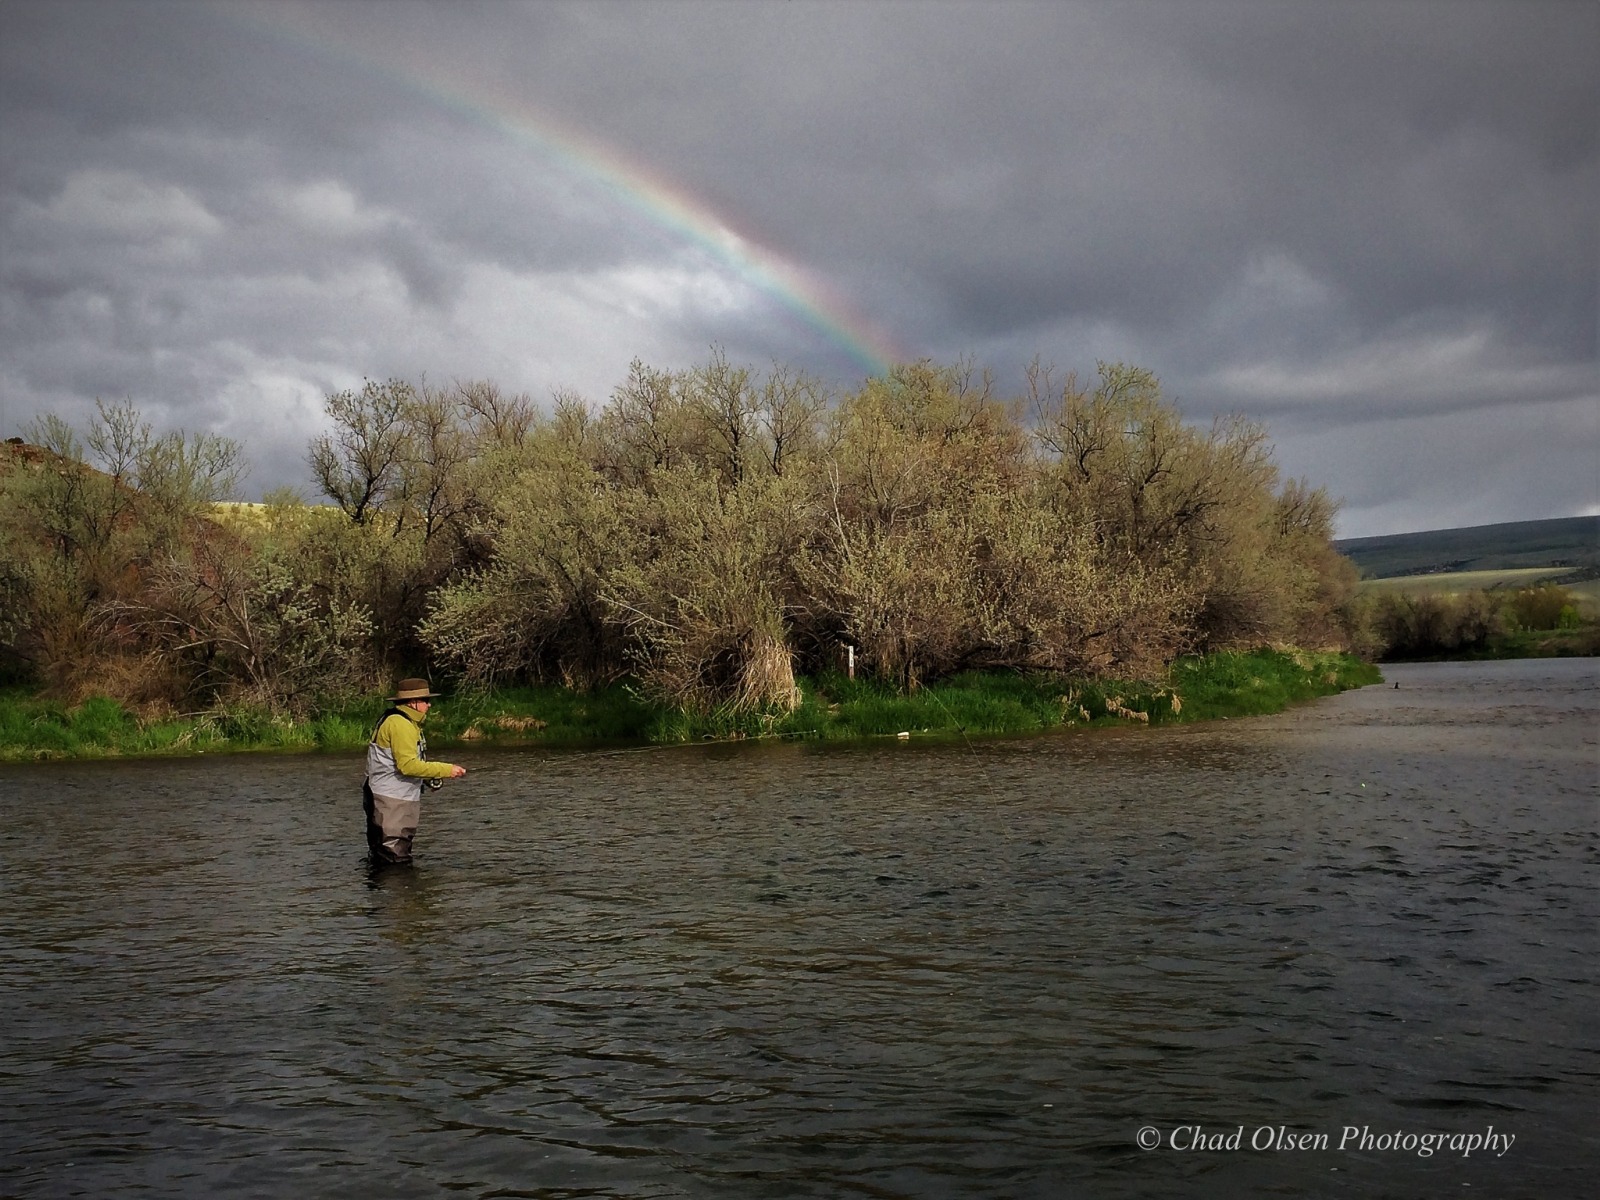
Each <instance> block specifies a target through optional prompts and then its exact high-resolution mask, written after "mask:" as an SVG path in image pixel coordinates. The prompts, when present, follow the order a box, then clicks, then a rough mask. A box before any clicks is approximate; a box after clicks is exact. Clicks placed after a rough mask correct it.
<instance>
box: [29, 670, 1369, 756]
mask: <svg viewBox="0 0 1600 1200" xmlns="http://www.w3.org/2000/svg"><path fill="white" fill-rule="evenodd" d="M1379 679H1380V676H1379V673H1378V670H1377V668H1376V667H1374V666H1372V665H1371V664H1369V663H1364V662H1361V661H1360V660H1358V659H1355V658H1352V657H1350V656H1349V655H1342V654H1311V653H1305V652H1299V651H1279V650H1258V651H1254V652H1252V653H1227V654H1213V655H1208V656H1206V657H1204V658H1191V659H1182V660H1180V661H1178V662H1177V663H1175V664H1174V665H1173V667H1172V669H1171V671H1170V672H1169V673H1168V676H1167V678H1166V679H1164V680H1160V681H1156V682H1133V681H1130V682H1120V683H1119V682H1115V681H1105V680H1083V679H1072V678H1068V677H1063V676H1059V675H1048V674H1015V673H1000V672H970V673H967V674H962V675H955V676H952V677H950V678H948V679H944V680H940V681H939V682H938V683H936V684H932V685H930V686H928V687H925V688H922V689H920V690H919V691H917V692H915V693H912V694H909V695H906V694H901V693H898V692H896V691H894V690H893V689H892V688H889V687H887V686H885V685H883V684H881V683H879V682H877V681H875V680H868V679H847V678H845V677H844V676H843V675H838V674H829V675H823V676H820V677H818V678H815V679H804V680H802V681H801V683H800V688H801V697H802V699H801V704H800V706H799V707H798V708H797V709H796V710H795V711H794V712H791V713H782V714H778V713H771V714H761V713H733V712H713V713H710V714H695V713H688V712H684V711H680V710H674V709H670V708H666V707H664V706H662V705H659V704H654V703H651V702H649V701H646V700H644V699H641V698H640V696H639V695H638V694H637V693H636V692H635V691H634V690H633V689H631V688H629V687H628V686H626V685H622V684H619V685H616V686H614V687H611V688H608V689H606V690H604V691H602V692H597V693H590V694H583V693H577V692H573V691H569V690H567V689H563V688H554V687H532V688H507V689H502V690H498V691H494V692H490V693H481V694H480V693H463V694H460V695H456V696H450V697H446V698H445V699H444V700H442V701H440V702H439V704H438V707H437V708H436V709H435V710H434V711H433V713H432V714H431V715H430V716H429V719H428V740H429V743H430V745H431V747H432V749H433V750H434V752H435V753H436V754H437V753H438V752H440V751H442V750H443V749H444V748H445V747H457V746H465V745H496V744H500V745H505V744H519V743H530V742H532V743H543V744H549V745H586V744H624V743H648V742H655V743H671V742H689V741H703V740H742V739H749V738H826V739H850V738H871V737H893V736H898V735H899V734H901V733H907V734H910V735H912V736H914V737H927V736H946V737H960V736H968V737H970V736H973V735H978V734H1016V733H1035V732H1042V731H1045V730H1051V729H1064V728H1093V727H1096V726H1101V727H1103V726H1111V725H1123V726H1126V725H1138V726H1148V725H1163V724H1168V723H1173V722H1189V721H1204V720H1208V719H1212V718H1216V717H1240V716H1250V715H1257V714H1264V713H1272V712H1278V711H1280V710H1282V709H1283V708H1285V707H1287V706H1288V705H1290V704H1293V703H1296V702H1298V701H1303V700H1310V699H1314V698H1315V697H1318V696H1327V695H1332V694H1333V693H1336V692H1341V691H1345V690H1347V689H1349V688H1353V687H1361V686H1364V685H1366V684H1369V683H1376V682H1378V681H1379ZM385 708H386V705H385V703H384V702H383V701H382V700H381V699H378V698H373V699H372V700H370V701H368V702H366V703H363V704H361V705H358V706H353V707H352V708H350V709H348V710H345V711H343V712H338V713H330V714H325V715H322V716H319V717H317V718H315V719H312V720H304V721H291V720H289V719H287V718H283V717H275V716H273V715H272V714H270V713H265V712H257V711H249V710H241V711H233V712H211V713H203V714H191V715H187V716H181V717H166V718H156V719H150V720H140V719H139V718H138V717H137V716H136V715H135V714H133V713H132V712H130V711H129V710H127V709H126V708H124V707H123V706H122V705H120V704H118V703H117V702H116V701H114V700H110V699H107V698H105V697H93V698H91V699H89V700H86V701H84V702H83V703H82V704H78V705H73V706H67V705H62V704H59V703H56V702H53V701H50V700H48V699H46V698H43V697H40V696H38V695H37V694H34V693H32V692H29V691H27V690H26V689H19V688H12V689H8V690H6V691H4V692H0V761H10V762H18V761H34V760H40V759H74V758H110V757H153V756H160V755H185V754H208V753H227V752H239V751H304V750H355V749H359V748H360V747H362V746H363V745H365V744H366V740H367V737H368V734H369V732H370V730H371V729H372V726H373V724H374V722H375V721H376V720H377V718H378V716H379V715H380V714H381V713H382V712H383V711H384V709H385Z"/></svg>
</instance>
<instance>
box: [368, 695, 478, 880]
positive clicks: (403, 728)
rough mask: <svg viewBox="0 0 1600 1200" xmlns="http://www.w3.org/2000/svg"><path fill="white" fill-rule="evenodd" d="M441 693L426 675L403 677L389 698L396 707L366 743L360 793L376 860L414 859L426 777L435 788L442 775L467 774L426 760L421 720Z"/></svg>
mask: <svg viewBox="0 0 1600 1200" xmlns="http://www.w3.org/2000/svg"><path fill="white" fill-rule="evenodd" d="M438 694H439V693H438V692H433V691H429V690H428V681H427V680H426V679H402V680H401V681H400V683H399V686H397V687H396V688H395V689H394V695H393V696H391V697H390V699H391V700H393V701H394V707H393V708H391V709H390V710H389V711H388V712H386V713H384V715H383V720H381V721H379V722H378V728H377V729H375V730H373V733H372V741H370V742H368V743H367V780H366V782H365V783H364V784H362V785H361V793H362V807H364V808H365V809H366V813H367V845H368V847H369V848H371V850H372V861H373V862H375V863H408V862H410V861H411V839H412V838H414V837H415V836H416V835H417V821H418V819H419V818H420V817H421V815H422V783H423V780H427V782H428V786H429V787H435V788H436V787H438V786H439V784H440V783H441V782H442V781H443V780H446V779H460V778H461V777H462V776H463V775H465V774H466V773H467V769H466V768H465V767H458V766H456V765H455V764H454V763H446V762H429V761H428V739H427V738H425V737H423V736H422V722H423V720H424V719H425V718H426V717H427V715H428V709H429V708H430V707H431V705H430V703H429V702H430V701H431V700H432V699H433V698H434V697H435V696H437V695H438Z"/></svg>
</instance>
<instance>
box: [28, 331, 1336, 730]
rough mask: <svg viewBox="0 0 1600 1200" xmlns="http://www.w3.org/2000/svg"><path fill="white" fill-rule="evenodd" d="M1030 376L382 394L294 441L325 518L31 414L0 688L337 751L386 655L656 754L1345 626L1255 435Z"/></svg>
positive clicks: (903, 375) (336, 408) (1139, 373)
mask: <svg viewBox="0 0 1600 1200" xmlns="http://www.w3.org/2000/svg"><path fill="white" fill-rule="evenodd" d="M1026 378H1027V386H1026V388H1025V390H1024V391H1023V392H1022V393H1021V394H1019V395H1013V396H1001V395H997V394H996V393H995V389H994V387H993V384H992V382H991V380H990V379H989V378H988V377H987V376H986V375H984V374H981V373H978V372H976V371H974V370H972V369H971V368H969V367H967V366H964V365H957V366H953V367H939V366H935V365H933V364H931V363H926V362H922V363H913V364H908V365H904V366H900V367H896V368H894V369H893V370H892V371H890V372H889V373H888V374H887V375H885V376H882V377H879V378H873V379H869V380H867V381H865V383H864V384H863V385H862V386H861V387H860V388H859V389H857V390H856V391H854V392H852V393H849V394H846V395H842V396H839V395H831V394H829V393H828V392H827V391H826V390H825V389H823V388H822V386H821V385H820V384H819V383H818V382H817V381H815V380H812V379H809V378H807V377H806V376H804V375H802V374H799V373H797V372H793V371H790V370H787V369H784V368H781V367H778V368H775V369H773V370H772V371H771V372H769V373H768V374H766V375H764V376H762V375H758V374H756V373H753V372H752V371H750V370H748V369H746V368H743V367H738V366H735V365H733V364H731V363H729V362H728V361H727V360H726V359H725V358H724V357H723V356H722V355H720V354H714V355H713V356H712V358H711V359H710V361H708V362H706V363H705V364H703V365H701V366H699V367H695V368H693V369H689V370H683V371H661V370H656V369H653V368H650V367H647V366H645V365H644V364H642V363H634V364H633V366H632V368H631V370H630V371H629V374H628V377H627V378H626V379H625V380H624V381H623V383H622V384H621V385H619V386H618V387H617V388H616V390H615V391H614V392H613V393H612V395H611V397H610V399H609V401H608V402H607V403H605V404H604V405H602V406H599V407H591V406H590V405H588V404H586V403H584V402H582V401H581V400H579V399H577V398H576V397H572V396H562V397H558V398H557V402H556V404H555V406H554V409H553V411H552V412H550V413H548V414H546V413H542V412H540V411H539V410H538V409H537V408H536V407H535V406H534V405H533V403H532V402H531V401H530V400H529V399H528V398H527V397H526V396H506V395H503V394H502V393H501V392H500V391H499V390H498V389H497V388H496V387H495V386H494V385H493V384H489V383H466V384H456V385H452V386H451V387H448V388H434V387H428V386H417V385H412V384H409V383H406V382H404V381H400V380H390V381H388V382H384V383H377V382H369V383H367V384H366V385H365V386H363V387H362V388H361V389H359V390H351V391H346V392H340V393H337V394H335V395H331V396H329V397H327V402H326V412H327V423H326V431H325V432H323V433H320V434H318V435H317V436H316V437H314V438H313V439H312V440H311V442H310V443H309V445H308V448H307V460H308V463H309V465H310V467H311V470H312V475H313V478H314V479H315V480H316V483H317V486H318V488H319V489H320V491H321V492H322V494H323V496H324V497H326V498H327V499H328V500H330V501H332V503H331V504H328V505H320V506H312V505H308V504H306V503H304V502H303V501H301V500H300V499H299V498H297V497H294V496H292V495H277V496H272V497H268V499H267V502H266V503H265V504H262V505H240V504H234V503H228V501H229V499H230V497H231V495H232V492H233V485H234V482H235V480H236V478H237V475H238V472H239V470H240V469H241V460H240V455H239V450H238V447H237V446H236V445H234V444H232V443H229V442H226V441H225V440H221V439H214V438H198V439H197V438H192V437H188V436H186V435H183V434H163V435H159V436H158V435H156V434H154V433H153V432H152V431H151V430H150V428H149V426H148V425H147V424H145V423H144V422H143V421H142V420H141V419H140V418H139V416H138V414H137V413H135V412H134V411H133V410H132V409H131V408H128V407H127V406H112V407H105V406H102V407H101V409H100V411H99V413H98V415H97V417H96V419H95V420H94V421H92V422H91V424H90V426H89V428H88V429H87V431H85V432H82V433H80V432H79V431H77V430H75V429H73V428H71V427H69V426H67V425H66V424H64V423H63V422H61V421H59V420H57V419H55V418H51V417H45V418H42V419H40V420H39V421H37V422H35V423H34V424H33V425H32V426H31V427H30V430H29V431H28V432H29V434H30V436H31V437H32V438H33V439H34V443H35V444H27V443H23V442H21V440H20V439H16V440H15V444H13V445H9V446H8V447H6V449H5V452H4V453H3V454H0V678H10V679H14V680H17V681H19V682H26V683H29V684H31V685H33V686H35V687H37V688H39V689H41V690H42V693H43V694H44V695H46V696H48V697H50V698H51V699H52V700H53V701H55V702H59V703H62V704H66V705H69V706H70V705H73V704H75V703H77V702H80V701H82V700H84V699H86V698H87V697H89V696H91V695H103V696H107V697H110V698H111V699H114V700H116V701H117V702H118V703H120V704H121V705H123V706H124V708H125V709H127V710H128V711H129V712H133V713H137V714H139V715H140V717H141V718H142V719H143V720H144V721H145V722H146V723H147V724H148V725H149V727H150V728H155V727H156V726H158V725H159V723H160V722H161V721H162V720H164V719H165V718H166V717H168V716H169V715H170V714H172V713H174V712H191V713H193V712H198V713H201V714H204V719H205V720H208V721H211V722H213V723H214V724H216V725H217V726H218V727H221V726H224V725H226V724H228V723H229V722H245V723H246V724H253V725H255V726H259V727H260V734H259V736H260V738H262V739H291V740H292V739H298V738H307V737H309V738H311V739H313V741H318V742H324V743H325V742H328V741H329V740H334V741H337V740H338V739H339V738H343V737H345V736H347V735H346V733H344V732H341V730H343V729H344V725H345V724H346V723H353V724H354V725H355V726H360V725H361V724H363V722H362V721H358V720H356V719H355V718H354V717H351V716H347V715H346V714H351V713H359V712H360V711H361V710H362V706H363V704H365V703H367V701H366V700H365V699H364V698H366V697H370V696H373V695H375V694H380V693H381V691H382V689H384V688H385V687H386V686H388V684H389V682H390V681H391V680H393V679H394V678H395V677H397V676H400V675H405V674H416V673H428V674H430V675H432V676H433V677H434V678H435V679H436V681H437V682H440V683H445V684H447V685H450V686H451V687H452V688H453V690H455V691H457V692H459V693H468V692H470V693H481V694H502V693H503V692H504V691H505V689H515V688H524V687H528V688H560V689H567V690H570V691H571V692H572V693H573V694H574V695H582V696H587V697H590V698H591V699H590V701H589V702H590V703H592V704H596V705H599V704H602V698H603V697H605V696H607V695H608V694H610V692H611V690H612V689H614V688H616V687H617V685H619V684H620V683H622V681H628V685H629V687H630V689H631V693H630V694H632V695H635V696H637V697H638V698H639V702H640V703H641V704H644V705H645V706H647V707H648V708H649V709H650V711H651V713H653V714H654V715H652V716H651V717H650V718H649V721H650V722H651V725H650V730H649V731H647V732H648V733H649V736H660V737H669V736H691V735H695V736H700V735H703V733H702V731H703V732H709V733H712V734H713V735H715V734H718V733H719V732H721V731H723V730H727V731H729V732H737V731H741V730H746V727H747V726H749V728H752V729H753V728H757V727H759V728H762V729H764V728H766V727H767V725H769V724H771V722H772V721H774V720H777V719H778V718H784V719H787V718H789V717H793V718H794V719H795V720H804V719H805V718H804V717H803V714H804V713H805V711H806V710H807V709H808V706H809V707H817V706H821V707H822V709H824V710H826V711H831V706H832V705H833V704H836V703H840V702H839V701H837V700H835V699H833V698H831V697H830V696H829V695H828V688H829V684H828V682H827V681H828V680H829V679H830V678H831V676H830V672H832V671H835V670H837V669H838V668H839V667H840V666H841V665H842V659H843V658H844V657H846V656H849V657H851V658H852V659H853V661H854V662H855V664H856V666H857V669H858V672H859V673H860V675H861V676H862V680H861V682H860V683H859V685H858V687H859V688H866V687H867V686H868V685H869V684H870V685H871V686H872V687H875V688H879V689H881V691H882V693H883V694H882V695H881V696H877V697H875V698H873V699H871V701H870V703H869V702H868V698H867V694H866V692H864V691H863V692H862V693H861V696H860V698H859V703H856V708H855V709H849V708H848V706H841V709H840V711H841V712H845V711H852V712H854V711H857V710H859V712H858V716H856V717H852V718H851V720H858V721H859V727H860V728H862V729H866V728H873V729H876V728H878V727H879V726H881V725H884V724H897V723H904V724H911V723H914V721H913V716H912V714H911V711H910V710H909V709H905V708H904V707H903V706H904V705H906V704H913V703H914V702H915V697H916V695H917V694H919V693H921V692H924V691H925V690H927V689H929V688H934V687H937V686H941V685H942V686H947V687H950V688H952V689H953V690H952V691H951V698H952V701H953V702H955V703H966V702H967V698H966V697H965V696H964V695H963V685H961V684H960V683H959V682H958V681H959V680H961V679H962V678H963V677H966V676H969V675H970V674H971V673H973V672H981V673H984V674H986V675H988V674H999V675H1009V676H1016V677H1031V676H1035V675H1039V676H1048V677H1057V678H1062V677H1065V678H1074V679H1084V680H1117V679H1159V678H1161V677H1162V676H1163V674H1164V672H1165V671H1166V669H1167V667H1168V666H1169V665H1170V664H1171V663H1172V662H1173V661H1174V660H1175V659H1178V658H1180V657H1182V656H1185V655H1193V654H1211V653H1216V652H1220V651H1229V650H1241V649H1248V648H1250V647H1255V646H1261V645H1304V646H1313V647H1319V648H1338V647H1342V646H1345V645H1347V644H1348V641H1349V637H1350V632H1351V630H1352V628H1353V626H1352V624H1351V613H1352V609H1351V604H1352V600H1353V596H1354V586H1355V572H1354V570H1353V569H1352V568H1351V566H1350V564H1349V563H1348V562H1347V561H1345V560H1344V559H1342V558H1340V557H1339V556H1338V555H1337V554H1336V553H1334V551H1333V549H1332V546H1331V541H1330V534H1331V529H1332V521H1333V514H1334V509H1335V506H1334V504H1333V503H1332V502H1331V501H1330V500H1329V499H1328V497H1327V496H1326V495H1325V494H1324V493H1323V492H1321V491H1320V490H1319V489H1315V488H1313V487H1311V486H1309V485H1308V484H1306V483H1304V482H1301V481H1296V480H1289V481H1284V480H1283V479H1281V478H1280V475H1279V472H1278V470H1277V468H1276V467H1275V466H1274V464H1273V462H1272V453H1271V447H1270V445H1269V443H1268V442H1267V439H1266V434H1265V431H1264V430H1263V429H1262V428H1261V427H1259V426H1257V425H1254V424H1252V423H1250V422H1248V421H1244V420H1239V419H1232V420H1224V421H1218V422H1216V423H1214V424H1212V425H1211V426H1210V427H1209V428H1196V427H1193V426H1190V425H1188V424H1186V423H1185V422H1184V421H1183V420H1182V418H1181V416H1180V414H1179V413H1178V412H1177V411H1176V409H1174V408H1173V407H1172V406H1171V405H1169V404H1168V403H1166V402H1165V401H1164V400H1163V399H1162V396H1161V392H1160V386H1159V383H1158V381H1157V380H1156V378H1155V377H1154V376H1153V375H1152V374H1151V373H1150V372H1148V371H1145V370H1142V369H1139V368H1137V367H1130V366H1125V365H1119V364H1102V365H1101V367H1100V371H1099V379H1098V381H1097V382H1096V383H1095V384H1093V385H1092V386H1087V387H1080V386H1079V385H1078V383H1077V380H1076V379H1075V377H1073V376H1070V375H1069V376H1067V377H1065V378H1064V379H1060V380H1054V379H1053V378H1052V374H1051V372H1050V371H1049V370H1048V369H1046V368H1043V367H1040V366H1038V365H1037V364H1036V365H1035V366H1034V367H1033V368H1031V369H1030V370H1029V371H1028V372H1027V376H1026ZM804 679H810V680H812V681H816V682H814V683H811V684H804V685H803V684H802V680H804ZM941 694H942V693H940V692H938V691H929V692H928V695H930V696H937V695H941ZM574 703H576V702H574ZM852 703H855V702H854V701H853V702H852ZM947 703H949V702H947ZM973 703H975V704H977V703H978V701H976V700H974V701H973ZM1021 703H1022V701H1021V700H1019V699H1017V698H1016V697H1012V698H1010V699H1006V700H1002V699H996V698H994V697H987V698H986V699H984V700H983V701H982V703H981V704H980V705H979V707H983V706H984V705H989V706H992V705H999V706H1000V707H1001V708H1005V707H1006V706H1007V705H1014V704H1021ZM556 707H558V708H559V707H560V706H559V705H557V706H556ZM625 709H626V706H623V707H622V709H619V712H618V714H617V715H616V716H615V719H614V721H613V724H615V725H617V727H618V728H623V727H627V726H628V724H629V721H631V720H633V717H630V716H625V715H623V712H624V710H625ZM869 709H876V710H877V712H878V715H877V716H873V717H869V716H868V715H867V713H868V710H869ZM1008 711H1009V710H1008ZM239 714H259V715H256V716H248V717H246V716H241V715H239ZM774 714H776V716H774ZM796 714H802V715H801V716H796ZM541 719H545V718H541ZM563 720H565V718H563ZM589 720H590V717H588V716H584V717H582V718H578V717H576V716H575V717H574V721H573V727H574V728H586V727H587V724H588V722H589ZM319 722H320V723H324V724H325V723H328V722H331V723H332V724H331V725H328V726H327V727H326V728H324V725H323V724H319ZM751 722H755V723H756V724H755V725H750V723H751ZM55 723H56V724H58V725H62V728H63V729H67V725H69V724H70V722H68V723H65V724H64V723H63V722H62V721H59V720H58V721H56V722H55ZM560 723H561V722H557V724H560ZM816 723H817V722H813V724H816ZM67 732H68V733H70V730H68V731H67ZM480 732H481V731H480ZM63 736H66V735H65V734H64V735H63ZM203 736H204V735H203V734H202V733H198V732H196V733H193V734H192V737H203Z"/></svg>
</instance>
